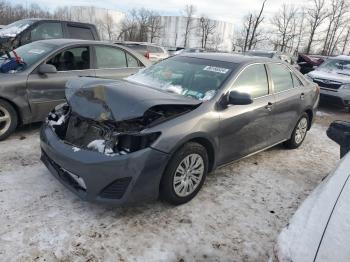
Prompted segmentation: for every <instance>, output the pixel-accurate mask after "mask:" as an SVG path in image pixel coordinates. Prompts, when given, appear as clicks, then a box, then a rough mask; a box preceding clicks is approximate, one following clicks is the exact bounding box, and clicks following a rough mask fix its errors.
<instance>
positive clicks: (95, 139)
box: [41, 53, 319, 205]
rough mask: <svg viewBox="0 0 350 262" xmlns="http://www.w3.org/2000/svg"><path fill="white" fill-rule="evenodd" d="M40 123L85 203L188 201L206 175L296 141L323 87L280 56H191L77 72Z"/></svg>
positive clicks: (63, 175) (54, 169)
mask: <svg viewBox="0 0 350 262" xmlns="http://www.w3.org/2000/svg"><path fill="white" fill-rule="evenodd" d="M66 99H67V103H66V104H62V105H60V106H58V107H57V108H55V110H53V111H52V112H51V113H50V114H49V116H48V118H47V121H46V122H45V123H44V125H43V127H42V129H41V148H42V161H43V162H44V163H45V165H46V166H47V167H48V169H49V170H50V171H51V173H52V174H53V175H54V176H56V177H57V178H58V180H60V181H61V182H62V183H63V184H64V185H66V186H67V187H68V188H69V189H70V190H72V191H73V192H74V193H76V194H77V195H78V196H80V197H81V198H82V199H84V200H88V201H93V202H100V203H107V204H115V205H120V204H125V203H130V202H140V201H148V200H155V199H157V198H158V196H159V195H160V197H161V198H162V199H164V200H166V201H168V202H170V203H172V204H182V203H185V202H187V201H190V200H191V199H192V198H193V197H194V196H195V195H196V194H197V193H198V191H199V190H200V189H201V187H202V185H203V183H204V180H205V177H206V175H207V173H208V172H210V171H213V170H215V168H216V167H218V166H221V165H224V164H227V163H229V162H231V161H233V160H237V159H240V158H242V157H245V156H248V155H251V154H254V153H257V152H259V151H261V150H264V149H267V148H269V147H272V146H274V145H277V144H279V143H282V142H284V144H285V145H286V146H287V147H288V148H297V147H299V146H300V145H301V144H302V142H303V141H304V138H305V136H306V133H307V130H309V129H310V127H311V124H312V122H313V120H314V117H315V114H316V108H317V105H318V100H319V90H318V86H317V85H316V84H315V83H312V82H310V81H308V80H307V79H305V78H304V76H303V75H302V74H300V73H299V72H298V71H296V70H295V69H293V68H292V67H291V66H290V65H288V64H286V63H284V62H282V61H277V60H271V59H264V58H257V57H249V56H241V55H232V54H219V53H186V54H182V55H178V56H174V57H171V58H168V59H166V60H164V61H161V62H159V63H157V64H154V65H152V66H150V67H148V68H146V69H144V70H141V71H139V72H138V73H136V74H135V75H132V76H130V77H127V78H125V79H124V80H115V81H111V80H104V79H93V78H79V79H75V80H71V81H69V82H68V83H67V89H66Z"/></svg>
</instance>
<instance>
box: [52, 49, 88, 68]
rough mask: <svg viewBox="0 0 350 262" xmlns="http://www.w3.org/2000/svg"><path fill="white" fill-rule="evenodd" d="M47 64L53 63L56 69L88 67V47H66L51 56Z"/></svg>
mask: <svg viewBox="0 0 350 262" xmlns="http://www.w3.org/2000/svg"><path fill="white" fill-rule="evenodd" d="M47 64H51V65H54V66H55V67H56V68H57V70H58V71H73V70H86V69H90V49H89V47H75V48H70V49H67V50H65V51H63V52H61V53H59V54H57V55H55V56H54V57H52V58H51V59H50V60H49V61H48V62H47Z"/></svg>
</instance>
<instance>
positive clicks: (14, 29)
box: [0, 20, 34, 37]
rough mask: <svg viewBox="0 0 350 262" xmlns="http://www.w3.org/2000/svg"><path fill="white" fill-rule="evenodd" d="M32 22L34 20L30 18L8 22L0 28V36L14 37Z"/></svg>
mask: <svg viewBox="0 0 350 262" xmlns="http://www.w3.org/2000/svg"><path fill="white" fill-rule="evenodd" d="M33 23H34V21H31V20H20V21H17V22H14V23H12V24H9V25H7V26H5V27H4V28H3V29H1V30H0V37H4V36H5V37H16V35H18V34H19V33H21V32H23V31H24V30H25V29H27V28H28V27H29V26H30V25H31V24H33Z"/></svg>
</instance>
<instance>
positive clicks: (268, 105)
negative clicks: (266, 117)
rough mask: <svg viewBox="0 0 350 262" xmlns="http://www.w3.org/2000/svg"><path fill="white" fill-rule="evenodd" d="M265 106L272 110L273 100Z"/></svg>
mask: <svg viewBox="0 0 350 262" xmlns="http://www.w3.org/2000/svg"><path fill="white" fill-rule="evenodd" d="M265 108H266V109H267V110H268V111H271V110H272V103H271V102H268V103H267V105H266V106H265Z"/></svg>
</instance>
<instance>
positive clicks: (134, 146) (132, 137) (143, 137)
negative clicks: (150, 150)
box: [114, 132, 160, 154]
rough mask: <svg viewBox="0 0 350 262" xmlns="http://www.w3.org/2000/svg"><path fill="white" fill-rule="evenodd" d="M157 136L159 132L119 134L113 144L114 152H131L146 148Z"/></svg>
mask: <svg viewBox="0 0 350 262" xmlns="http://www.w3.org/2000/svg"><path fill="white" fill-rule="evenodd" d="M159 136H160V132H156V133H150V134H120V135H119V136H118V139H117V141H116V144H115V146H114V152H125V153H131V152H135V151H138V150H141V149H144V148H147V147H149V146H151V145H152V144H153V143H154V142H155V141H156V140H157V138H158V137H159ZM122 154H123V153H122Z"/></svg>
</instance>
